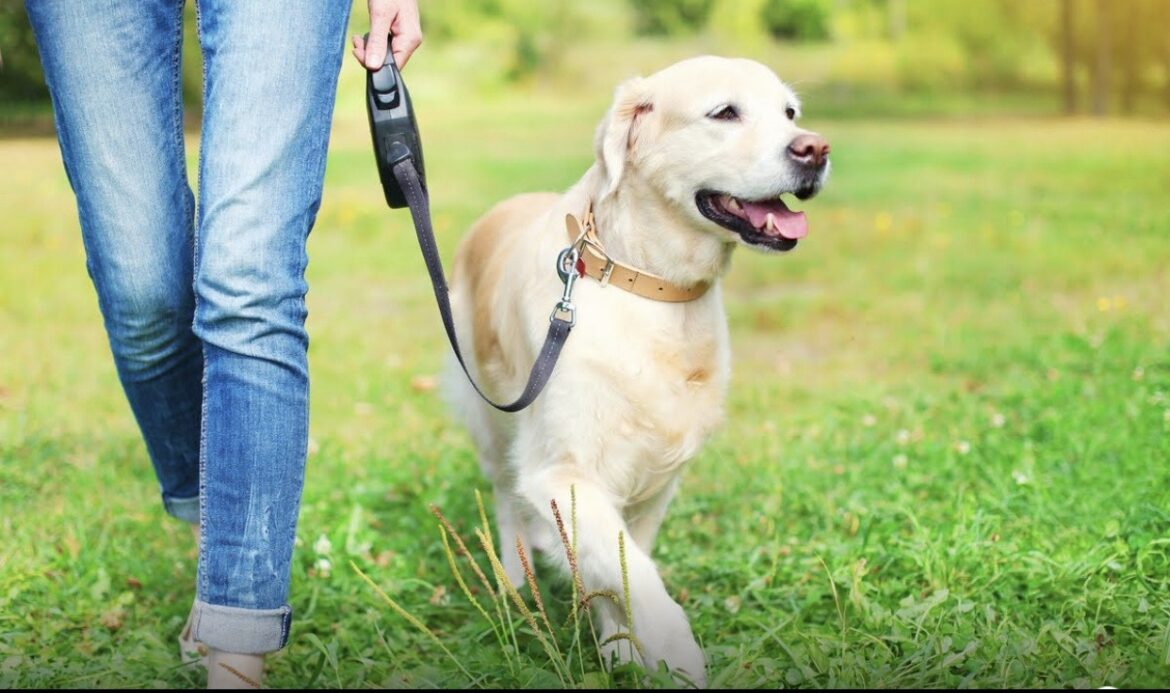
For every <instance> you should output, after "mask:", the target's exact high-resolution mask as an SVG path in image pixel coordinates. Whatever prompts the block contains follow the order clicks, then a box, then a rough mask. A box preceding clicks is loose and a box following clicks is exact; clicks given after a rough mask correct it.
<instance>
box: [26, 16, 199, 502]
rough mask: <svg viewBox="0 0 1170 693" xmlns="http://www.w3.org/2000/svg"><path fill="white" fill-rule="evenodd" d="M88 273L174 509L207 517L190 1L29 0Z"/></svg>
mask: <svg viewBox="0 0 1170 693" xmlns="http://www.w3.org/2000/svg"><path fill="white" fill-rule="evenodd" d="M26 6H27V9H28V14H29V18H30V20H31V22H32V26H33V30H34V32H35V35H36V39H37V46H38V49H39V50H40V54H41V59H42V64H43V66H44V72H45V79H46V82H47V83H48V86H49V92H50V94H51V95H52V98H53V111H54V115H55V118H56V125H57V136H58V140H59V141H60V145H61V155H62V159H63V160H64V163H65V171H66V174H67V175H68V177H69V182H70V184H71V185H72V186H73V190H74V193H75V194H76V196H77V207H78V216H79V218H80V221H81V231H82V237H83V240H84V243H85V250H86V266H87V269H88V270H89V274H90V276H91V278H92V279H93V283H94V286H95V287H96V289H97V297H98V305H99V306H100V309H101V312H102V316H103V318H104V321H105V326H106V331H107V334H108V336H109V341H110V346H111V349H112V351H113V354H114V362H115V364H116V366H117V370H118V376H119V378H120V380H121V382H122V386H123V388H124V389H125V392H126V396H127V399H128V400H129V402H130V406H131V409H132V410H133V412H134V415H135V417H136V419H137V421H138V425H139V427H140V429H141V430H142V435H143V438H144V440H145V442H146V448H147V451H148V453H149V455H150V459H151V461H152V463H153V464H154V468H155V472H156V474H157V476H158V480H159V483H160V486H161V490H162V498H163V504H164V506H165V507H166V509H167V511H168V512H169V513H170V514H171V515H174V516H175V517H178V518H180V519H182V520H185V521H187V522H191V523H194V522H197V521H198V519H199V512H198V511H199V466H198V459H199V430H200V392H201V388H202V386H201V378H202V368H203V355H202V350H201V347H200V343H199V340H198V339H197V338H196V337H195V336H194V334H193V333H192V331H191V322H192V316H193V312H194V293H193V291H192V243H193V235H194V227H193V214H194V212H193V207H194V204H193V199H192V195H191V189H190V187H189V186H188V183H187V173H186V165H185V154H184V150H183V109H182V96H181V89H180V73H179V56H180V47H181V41H182V11H183V4H182V1H181V0H92V1H87V2H76V1H74V0H28V2H27V4H26Z"/></svg>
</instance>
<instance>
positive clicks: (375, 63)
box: [366, 10, 393, 70]
mask: <svg viewBox="0 0 1170 693" xmlns="http://www.w3.org/2000/svg"><path fill="white" fill-rule="evenodd" d="M391 19H393V17H391V16H390V14H389V13H387V12H385V11H380V12H379V11H376V10H375V11H373V12H371V13H370V38H369V39H367V40H366V68H367V69H369V70H377V69H379V68H381V67H382V64H383V62H385V60H386V48H387V45H386V44H387V37H388V35H389V33H390V20H391Z"/></svg>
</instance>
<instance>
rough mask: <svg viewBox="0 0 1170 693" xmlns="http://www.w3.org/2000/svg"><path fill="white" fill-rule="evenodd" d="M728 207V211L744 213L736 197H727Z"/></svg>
mask: <svg viewBox="0 0 1170 693" xmlns="http://www.w3.org/2000/svg"><path fill="white" fill-rule="evenodd" d="M726 206H727V209H728V211H730V212H735V213H736V214H738V213H740V212H742V211H743V206H742V205H740V204H739V200H737V199H735V198H734V197H731V196H730V195H729V196H728V197H727V205H726Z"/></svg>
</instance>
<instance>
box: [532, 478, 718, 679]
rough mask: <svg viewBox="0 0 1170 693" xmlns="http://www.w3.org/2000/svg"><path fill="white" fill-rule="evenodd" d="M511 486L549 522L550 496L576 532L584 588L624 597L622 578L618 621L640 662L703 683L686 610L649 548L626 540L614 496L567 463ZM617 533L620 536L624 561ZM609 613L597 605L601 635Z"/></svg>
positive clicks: (701, 664)
mask: <svg viewBox="0 0 1170 693" xmlns="http://www.w3.org/2000/svg"><path fill="white" fill-rule="evenodd" d="M517 491H518V492H519V493H520V495H522V496H523V497H524V499H525V500H526V501H527V502H528V503H530V504H531V505H532V508H533V510H535V511H536V512H537V513H539V516H540V517H541V518H542V519H543V520H544V521H545V522H548V523H551V524H553V525H554V526H555V523H556V519H555V517H554V515H553V512H552V508H551V502H552V501H554V500H555V501H556V505H557V508H558V510H559V512H560V516H561V520H562V521H563V523H564V524H565V530H566V532H568V533H569V536H570V537H571V536H573V535H574V533H575V534H576V537H577V547H576V555H577V567H578V569H579V571H580V576H581V579H582V581H583V582H584V585H585V589H586V590H587V591H596V590H602V591H607V592H611V593H613V594H615V595H618V598H619V599H620V600H622V601H624V597H623V596H622V595H624V592H625V588H624V585H625V584H626V583H627V582H628V584H629V590H630V603H629V605H630V609H629V610H628V612H626V611H624V604H623V605H622V606H623V612H621V615H622V616H624V618H622V619H621V622H622V623H625V622H629V623H631V624H632V627H633V635H634V637H635V638H636V639H637V641H638V642H639V643H640V645H641V648H642V652H643V654H644V655H645V656H644V662H645V664H646V666H647V667H649V668H650V669H655V668H657V667H658V665H659V663H660V662H665V663H666V664H667V665H668V666H669V667H670V668H672V669H678V670H681V671H682V672H684V673H685V674H686V676H687V677H688V678H690V680H691V681H692V682H694V683H695V684H696V685H698V686H700V687H702V686H705V685H706V672H705V668H704V661H703V653H702V651H701V650H700V649H699V645H698V643H696V642H695V638H694V635H692V633H691V627H690V624H689V623H688V622H687V617H686V614H685V613H683V610H682V607H680V606H679V605H678V604H677V603H675V601H674V600H673V599H671V598H670V595H669V594H668V593H667V591H666V586H665V585H664V584H663V582H662V578H661V576H659V574H658V569H657V568H656V567H655V565H654V561H653V560H651V558H650V556H649V554H647V553H646V552H645V551H643V550H642V549H641V548H640V547H639V546H638V544H637V542H636V541H633V540H631V533H630V528H629V527H628V526H627V525H626V522H625V520H624V519H623V517H622V514H621V512H620V511H619V510H618V508H617V507H616V504H615V501H614V498H613V497H612V496H611V495H610V494H609V493H608V492H606V491H605V490H604V489H602V488H601V487H599V486H597V485H596V484H593V483H590V482H587V481H583V480H581V479H580V477H579V476H577V475H576V474H575V470H574V468H573V466H572V465H571V464H569V465H560V466H557V467H551V468H544V469H537V470H533V471H532V473H531V474H530V475H527V476H524V477H522V478H521V479H520V480H519V486H518V489H517ZM574 494H575V497H576V518H577V521H578V527H576V528H575V529H576V531H575V532H574V528H573V527H571V526H569V525H570V520H569V515H570V512H569V508H570V506H571V504H572V502H573V501H572V500H571V498H572V496H573V495H574ZM619 536H621V537H623V538H624V547H625V565H624V566H623V564H622V560H621V549H620V548H619ZM561 562H562V564H564V565H566V567H567V563H568V559H567V557H565V556H561ZM599 599H601V598H599ZM614 615H615V614H614V613H613V612H608V611H607V610H606V607H603V609H602V616H601V618H602V620H603V621H608V623H600V624H599V625H600V626H601V627H602V629H603V635H611V634H612V633H606V632H605V631H606V630H614V624H613V620H615V619H614ZM619 651H620V648H619Z"/></svg>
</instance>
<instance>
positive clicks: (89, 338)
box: [0, 57, 1170, 688]
mask: <svg viewBox="0 0 1170 693" xmlns="http://www.w3.org/2000/svg"><path fill="white" fill-rule="evenodd" d="M436 63H438V61H436ZM440 67H443V68H444V69H448V70H449V69H450V66H449V65H446V66H442V65H440V66H437V67H435V74H434V79H427V77H428V75H429V74H430V73H428V72H427V70H429V69H430V68H428V67H427V63H426V62H425V61H423V60H422V58H421V57H420V58H419V60H418V62H417V63H412V70H413V71H412V72H411V73H410V76H411V77H412V78H413V80H414V81H412V82H411V84H412V87H413V88H414V89H415V93H416V98H417V102H418V103H417V104H416V105H417V109H418V112H419V117H420V118H421V119H422V122H423V128H424V133H423V134H424V138H425V142H426V153H427V163H428V173H429V175H430V180H431V186H432V188H431V189H432V196H433V199H434V204H435V216H436V225H437V229H438V233H439V236H440V245H441V247H442V249H443V252H444V256H445V257H446V258H450V256H451V253H452V251H453V249H454V246H455V243H456V241H457V239H458V238H459V236H460V234H461V233H462V232H463V230H464V229H465V228H466V227H467V225H468V224H469V223H470V222H471V220H472V219H474V218H475V216H476V215H478V214H479V213H481V212H482V211H484V210H485V209H486V208H487V207H488V206H489V205H490V204H491V203H493V202H494V201H496V200H498V199H500V198H502V197H503V196H506V195H508V194H511V193H513V192H519V191H525V190H533V189H554V190H555V189H562V188H564V187H566V186H568V185H569V184H570V183H571V182H573V181H574V180H575V179H576V178H577V177H578V176H579V175H580V174H581V173H582V172H583V170H584V168H585V167H586V166H587V165H588V163H589V161H590V157H591V135H592V130H593V127H594V125H595V123H596V122H597V120H598V119H599V118H600V116H601V113H602V110H603V109H604V107H605V105H606V102H607V100H608V97H609V87H606V88H605V89H583V90H581V91H579V92H576V93H572V92H567V91H563V90H559V89H558V90H553V91H552V92H550V93H547V94H546V93H545V92H544V91H542V90H541V89H539V88H533V89H531V90H530V91H528V92H525V93H523V94H520V95H517V94H512V95H511V96H512V98H508V96H509V94H507V93H505V94H496V95H495V96H491V95H485V96H482V98H481V97H480V95H478V94H475V95H472V96H467V95H464V99H463V100H462V101H458V100H456V99H454V98H453V97H452V96H451V94H452V93H453V92H452V91H451V90H450V88H449V83H448V82H444V81H443V80H442V79H440V77H441V76H442V75H441V74H440V70H439V68H440ZM608 69H609V70H610V71H611V72H616V71H617V68H616V67H613V66H610V67H609V68H608ZM415 85H417V86H415ZM360 87H361V85H360V75H357V74H355V71H354V70H350V69H347V70H346V71H345V78H344V79H343V84H342V93H341V101H340V106H339V110H338V113H337V117H336V127H335V131H334V141H333V146H332V153H331V159H330V163H329V169H328V173H327V183H326V197H325V201H324V204H323V206H322V210H321V213H320V217H319V220H318V224H317V227H316V229H315V231H314V232H313V235H312V237H311V239H310V256H311V264H310V268H309V274H310V285H311V287H312V290H311V292H310V295H309V306H310V325H309V329H310V332H311V335H312V346H311V351H310V359H311V367H312V376H313V395H312V407H313V411H312V417H313V418H312V431H311V435H312V441H313V443H312V450H313V452H312V454H311V457H310V460H309V467H308V478H307V486H306V490H305V497H304V504H303V509H302V514H301V521H300V529H299V537H300V545H299V547H298V549H297V553H296V555H295V559H294V574H293V586H292V597H291V601H292V604H293V608H294V610H295V612H296V620H295V624H294V628H293V633H292V643H291V645H290V646H289V647H288V648H287V649H286V650H284V651H283V652H281V653H280V654H278V655H276V656H274V657H273V658H271V667H270V669H271V672H270V678H269V684H270V685H271V686H273V687H333V686H344V687H385V686H409V687H426V686H440V687H465V686H506V685H513V684H514V685H518V686H543V685H560V684H561V682H562V680H565V681H568V682H569V683H573V682H581V681H584V682H586V683H588V684H590V685H602V686H609V685H630V684H632V683H634V682H635V680H634V678H633V677H632V675H631V674H630V672H624V673H620V674H619V675H618V676H617V677H616V678H614V679H608V678H606V677H604V676H602V675H600V674H598V673H597V671H598V666H597V662H596V657H595V656H594V657H590V652H589V647H588V637H587V635H588V634H587V632H586V633H585V634H583V636H582V638H583V642H585V643H586V645H584V646H581V645H579V643H578V641H577V639H576V638H575V637H574V631H573V629H572V628H571V627H562V626H561V625H560V624H562V623H564V622H565V621H566V619H567V618H568V617H569V614H570V610H569V606H568V605H569V604H570V603H571V598H572V593H571V590H570V587H569V586H568V585H567V584H565V583H562V582H559V581H556V580H552V579H548V578H546V577H545V576H544V575H542V578H541V591H542V592H543V594H544V597H545V602H546V606H547V607H548V609H549V612H550V617H551V619H552V622H553V626H554V629H555V630H556V631H557V639H558V646H559V647H560V648H562V651H564V652H566V653H567V654H566V655H565V658H566V659H568V660H569V661H570V662H571V663H572V665H573V666H572V667H571V669H570V671H569V673H568V676H567V678H565V679H562V678H558V671H560V672H561V674H560V675H561V676H562V677H563V676H565V673H564V672H563V671H561V670H559V669H558V663H557V661H556V659H557V658H556V657H551V656H549V655H547V654H546V652H545V650H544V649H543V647H542V645H541V643H540V641H539V639H538V638H537V637H536V636H535V635H534V634H533V633H532V632H531V629H530V627H529V626H528V625H527V624H525V623H524V621H523V619H522V617H521V616H520V615H519V614H518V613H517V612H516V610H515V609H512V610H511V611H507V612H504V613H505V616H506V617H509V618H511V619H512V620H511V624H510V625H509V624H508V623H507V622H503V623H501V622H500V617H499V616H498V614H499V613H500V612H499V611H497V609H496V608H495V607H494V606H493V605H492V604H491V603H489V602H488V601H487V600H486V598H485V596H484V591H483V590H482V589H480V590H479V592H478V593H477V595H476V596H475V597H474V598H475V599H477V600H480V603H481V606H482V607H483V608H484V609H485V613H487V614H488V615H489V616H490V617H491V619H492V620H491V621H489V620H488V619H487V618H485V617H484V615H483V614H481V612H480V611H479V610H478V609H477V608H475V606H474V605H473V604H472V602H471V601H470V600H469V599H468V598H467V597H466V596H465V595H464V593H463V591H462V590H461V588H460V587H459V584H458V583H457V581H456V580H455V578H454V576H453V575H452V572H451V569H450V567H449V565H448V560H447V556H446V554H445V552H444V548H443V539H442V536H441V534H440V530H439V523H438V521H437V520H436V519H435V517H434V516H433V515H432V514H431V511H430V509H429V508H430V506H431V505H432V504H434V505H437V506H439V507H440V508H442V510H443V512H444V514H445V515H446V516H447V517H448V518H449V519H450V521H451V523H452V524H453V525H454V527H455V528H456V529H457V530H458V532H459V533H460V534H461V535H462V536H463V538H464V539H465V540H466V541H467V542H468V543H469V545H470V546H471V547H472V548H473V551H472V553H473V555H474V556H475V557H476V559H477V560H479V562H480V564H481V565H483V566H485V569H486V560H485V558H484V552H483V551H482V550H480V548H479V546H478V544H477V543H476V542H475V541H474V539H473V530H474V528H475V527H476V526H477V525H479V522H480V521H479V513H478V510H477V509H476V500H475V494H476V491H477V490H479V491H480V492H482V493H483V494H484V497H485V501H486V502H487V504H488V506H489V507H488V512H489V513H490V512H491V508H490V503H491V498H490V494H489V493H488V488H489V487H488V485H487V484H486V483H485V482H484V480H483V479H482V478H481V477H480V475H479V472H478V469H477V466H476V463H475V460H474V457H473V453H472V449H471V447H470V443H469V441H468V439H467V437H466V435H465V434H464V432H463V431H462V430H461V429H460V428H459V427H458V426H456V425H455V423H454V422H453V421H452V419H451V418H450V417H449V416H448V415H447V413H446V412H445V410H444V407H443V405H442V403H441V402H440V400H439V398H438V396H437V393H436V392H434V390H433V389H432V388H431V387H430V380H429V379H430V378H431V377H432V376H434V375H435V374H436V372H437V371H438V369H439V367H440V364H441V363H442V360H443V355H444V352H445V350H446V348H447V347H446V342H445V337H444V336H443V333H442V329H441V326H440V323H439V319H438V314H437V312H436V310H435V308H434V305H433V296H432V295H431V289H430V286H429V284H428V282H427V279H426V274H425V271H424V268H423V265H422V261H421V259H420V257H419V254H418V251H417V248H416V246H415V241H414V234H413V231H412V229H411V227H410V226H409V219H408V215H407V214H406V212H405V211H395V212H391V211H389V210H387V209H385V207H384V205H383V203H382V201H381V195H380V190H379V188H378V185H377V182H376V173H375V171H374V168H373V162H372V157H371V155H370V153H369V152H368V151H367V148H368V147H367V134H366V132H365V122H364V118H365V116H364V114H363V112H362V111H361V97H360ZM806 114H807V116H808V121H809V122H808V123H807V125H808V126H809V127H813V128H816V129H819V130H820V131H821V132H822V133H823V134H825V135H826V136H827V137H828V138H829V139H830V140H831V142H832V146H833V159H834V164H833V166H834V169H833V175H832V177H831V179H830V182H829V185H828V187H827V188H826V190H825V191H824V193H823V194H822V195H821V196H820V197H819V198H817V199H814V200H812V201H809V202H808V203H806V204H805V205H804V207H805V209H806V210H807V211H808V214H809V218H810V225H811V233H810V238H809V239H808V241H807V242H805V243H802V244H801V246H800V248H799V249H798V250H797V251H796V252H794V253H792V254H791V255H788V256H783V257H775V256H762V255H754V254H750V253H748V252H745V251H742V250H741V251H738V253H737V255H736V257H735V259H734V261H733V267H732V271H731V274H730V276H729V277H728V280H727V285H726V291H725V296H726V301H727V305H728V312H729V315H730V319H731V327H732V340H733V347H734V361H733V366H734V373H735V375H734V381H733V385H732V389H731V394H730V401H729V406H728V412H729V417H728V422H727V425H726V427H725V428H724V430H723V431H722V432H721V433H720V434H719V435H718V436H717V437H716V438H715V439H714V440H713V441H712V442H711V444H710V445H709V446H708V447H707V448H706V450H705V451H704V452H703V454H702V455H701V456H700V457H699V458H698V459H697V460H696V461H695V462H694V463H693V464H691V465H690V466H689V467H687V468H686V470H685V472H684V479H683V484H682V489H681V492H680V494H679V496H678V498H677V500H676V502H675V503H674V504H673V505H672V507H671V510H670V513H669V514H668V517H667V520H666V523H665V525H664V528H663V531H662V534H661V538H660V541H659V545H658V547H657V548H656V550H655V556H656V558H657V560H658V562H659V565H660V567H661V570H662V573H663V575H664V579H665V581H666V583H667V585H668V587H669V589H670V590H671V591H672V593H673V594H674V595H676V597H678V598H679V600H680V601H682V602H683V604H684V608H685V609H686V610H687V612H688V613H689V614H690V617H691V620H692V624H693V625H694V628H695V633H696V636H697V637H698V638H699V640H700V642H701V644H702V645H703V646H704V648H705V650H706V653H707V656H708V659H709V662H710V667H709V674H710V680H711V684H712V685H713V686H736V687H778V686H785V687H789V686H800V687H809V688H824V687H834V686H840V687H930V688H939V687H964V686H970V687H1056V688H1059V687H1097V686H1102V685H1111V686H1117V687H1158V686H1164V685H1167V684H1170V469H1168V465H1167V463H1168V461H1170V308H1168V307H1167V300H1168V298H1170V238H1168V236H1167V232H1168V229H1170V204H1168V202H1167V190H1168V189H1170V157H1167V155H1166V152H1168V151H1170V126H1168V125H1167V124H1166V123H1164V122H1161V123H1156V122H1144V121H1104V122H1102V121H1089V120H1046V119H1009V118H1002V117H981V118H978V119H970V120H962V119H957V120H914V121H893V120H891V121H875V120H864V119H857V118H848V119H838V120H831V121H827V120H818V119H817V107H816V104H815V103H813V102H812V101H810V102H809V103H808V104H806ZM192 151H194V149H192ZM0 171H3V172H4V174H3V177H2V178H0V226H2V231H0V354H2V357H0V535H2V536H3V537H4V540H3V542H0V687H2V688H27V687H121V686H127V687H154V686H160V687H188V686H200V685H202V681H203V679H202V677H201V675H200V673H199V672H198V671H195V670H191V669H186V668H183V667H180V666H178V658H177V656H176V654H177V652H176V647H175V637H176V636H177V634H178V631H179V628H180V626H181V625H182V622H183V619H184V618H185V617H186V613H187V610H188V608H189V606H190V600H191V599H192V597H193V580H194V570H195V551H194V547H193V546H192V545H191V542H190V538H189V536H188V533H187V531H186V529H185V528H184V527H182V526H180V525H178V524H177V523H175V522H173V521H170V520H168V519H167V517H166V516H165V514H164V513H163V511H162V508H161V506H160V503H159V502H158V499H157V490H156V485H155V482H154V479H153V476H152V473H151V471H150V466H149V463H148V462H147V460H146V458H145V452H144V448H143V446H142V444H141V442H140V441H139V439H138V437H137V432H136V429H135V427H134V425H133V422H132V420H131V417H130V414H129V410H128V408H127V406H126V404H125V402H124V399H123V396H122V394H121V391H120V388H119V386H118V383H117V379H116V377H115V374H114V370H113V366H112V363H111V359H110V357H109V354H108V348H107V346H106V342H105V336H104V333H103V331H102V328H101V321H100V317H99V315H98V312H97V306H96V300H95V298H94V295H93V290H92V287H91V286H90V285H89V281H88V278H87V277H86V274H85V268H84V259H83V255H82V249H81V244H80V240H79V234H78V231H77V228H76V227H77V221H76V215H75V212H74V210H73V207H72V198H71V195H70V192H69V188H68V185H67V182H66V180H65V177H64V174H63V172H62V170H61V166H60V159H59V154H58V153H57V150H56V144H55V142H54V141H53V140H50V139H26V140H20V139H9V140H0ZM322 537H325V538H327V539H328V541H322V540H321V538H322ZM322 558H326V559H328V560H329V561H330V563H331V565H332V567H331V569H330V570H325V569H324V566H323V564H320V563H319V559H322ZM351 562H352V564H353V565H355V566H357V568H359V569H360V570H361V571H362V572H363V573H365V574H366V575H368V576H369V577H370V579H371V580H372V581H373V582H375V583H376V584H377V585H378V586H379V588H380V589H382V590H384V591H385V592H386V594H387V595H389V596H390V597H391V598H393V599H394V600H395V601H396V602H397V603H398V604H400V605H401V606H402V607H403V608H405V609H406V610H407V611H409V612H410V613H411V614H412V615H413V616H414V617H416V618H417V619H419V620H421V621H422V622H423V623H425V625H426V626H427V627H428V628H429V629H430V630H431V631H432V632H433V634H434V636H435V637H434V638H432V637H431V636H430V635H427V634H424V633H423V632H422V631H421V630H419V629H418V628H417V627H416V626H415V625H412V624H411V623H409V622H408V621H407V620H406V619H405V618H404V617H403V616H401V615H400V614H398V613H397V612H396V611H395V610H394V609H392V608H391V607H390V606H389V605H387V604H386V603H385V602H384V601H383V600H382V598H381V597H380V596H379V595H378V593H377V591H375V590H374V589H373V588H372V587H371V586H370V585H369V584H367V583H366V582H365V581H364V580H363V579H362V577H361V576H360V575H359V574H358V573H357V572H356V571H355V570H354V569H353V568H352V567H351ZM460 565H461V566H462V571H463V573H464V574H465V575H466V578H467V579H468V580H470V581H471V582H472V583H475V582H477V581H476V580H475V579H474V578H473V577H472V576H471V575H470V573H469V572H468V570H467V566H466V563H461V564H460ZM545 572H546V573H547V571H545ZM436 639H437V642H436ZM501 642H504V643H507V644H506V645H501ZM443 648H447V650H449V652H450V656H448V654H445V653H444V650H443ZM582 662H583V664H582ZM469 677H470V678H469Z"/></svg>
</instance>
